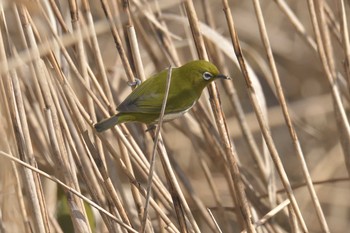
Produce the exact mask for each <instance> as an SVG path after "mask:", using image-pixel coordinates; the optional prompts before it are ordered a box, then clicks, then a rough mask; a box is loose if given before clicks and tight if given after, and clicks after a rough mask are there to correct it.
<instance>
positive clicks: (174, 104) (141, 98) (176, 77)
mask: <svg viewBox="0 0 350 233" xmlns="http://www.w3.org/2000/svg"><path fill="white" fill-rule="evenodd" d="M167 73H168V70H167V69H166V70H163V71H161V72H160V73H158V74H155V75H153V76H152V77H150V78H148V79H147V80H146V81H144V82H143V83H141V85H139V86H138V87H136V88H135V90H134V91H132V92H131V93H130V94H129V96H128V97H126V99H125V100H124V101H123V102H122V103H121V104H120V105H119V106H118V107H117V111H118V113H117V114H115V115H114V116H112V117H110V118H107V119H105V120H102V121H101V122H99V123H97V124H95V129H96V131H98V132H102V131H104V130H107V129H109V128H111V127H113V126H114V125H116V124H120V123H124V122H129V121H138V122H143V123H146V124H153V123H156V122H157V121H158V118H159V115H160V111H161V108H162V103H163V99H164V96H165V91H166V82H167ZM219 78H222V79H230V78H229V77H227V76H226V75H223V74H220V73H219V71H218V69H217V68H216V66H215V65H214V64H212V63H210V62H208V61H204V60H197V61H191V62H189V63H187V64H185V65H183V66H181V67H178V68H174V69H172V73H171V82H170V88H169V94H168V99H167V103H166V107H165V113H164V118H163V120H164V121H169V120H172V119H175V118H177V117H180V116H182V115H183V114H185V113H186V112H187V111H188V110H190V109H191V108H192V107H193V105H194V104H195V103H196V101H197V100H198V99H199V97H200V96H201V94H202V91H203V89H204V88H205V87H206V86H207V85H209V84H210V83H211V82H212V81H214V80H215V79H219Z"/></svg>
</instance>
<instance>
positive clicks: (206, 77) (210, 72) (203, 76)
mask: <svg viewBox="0 0 350 233" xmlns="http://www.w3.org/2000/svg"><path fill="white" fill-rule="evenodd" d="M180 69H181V71H182V72H184V73H185V74H184V75H183V76H186V79H188V81H190V83H191V85H192V87H193V88H196V89H198V91H199V92H202V90H203V89H204V88H205V87H206V86H207V85H209V84H210V83H211V82H212V81H214V80H216V79H231V78H230V77H228V76H227V75H224V74H221V73H220V72H219V70H218V68H217V67H216V66H215V65H214V64H213V63H211V62H208V61H204V60H196V61H192V62H189V63H187V64H185V65H183V66H181V67H180Z"/></svg>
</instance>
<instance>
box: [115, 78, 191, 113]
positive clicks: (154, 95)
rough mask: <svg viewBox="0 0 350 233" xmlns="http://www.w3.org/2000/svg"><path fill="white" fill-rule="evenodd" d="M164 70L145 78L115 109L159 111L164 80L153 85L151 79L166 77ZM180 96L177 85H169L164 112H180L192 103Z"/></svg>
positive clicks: (163, 90)
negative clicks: (162, 72) (161, 72)
mask: <svg viewBox="0 0 350 233" xmlns="http://www.w3.org/2000/svg"><path fill="white" fill-rule="evenodd" d="M166 72H167V71H165V73H164V75H163V74H161V75H159V76H157V77H151V78H149V79H147V80H146V81H145V82H144V83H142V84H141V85H140V86H138V87H137V88H136V89H135V90H134V91H133V92H132V93H131V94H130V95H129V96H128V97H127V98H126V99H125V100H124V101H123V102H122V103H121V104H120V105H119V106H118V108H117V110H118V111H119V112H138V113H159V112H160V110H161V107H162V104H163V98H164V94H165V80H164V81H161V80H159V81H160V83H163V85H154V80H152V79H154V78H157V79H162V78H163V79H166ZM152 85H153V86H152ZM174 93H176V94H174ZM181 96H182V94H181V92H180V93H179V89H178V87H176V86H173V85H170V90H169V94H168V101H167V106H166V109H165V113H174V112H181V111H183V110H184V109H186V108H189V107H190V106H192V105H193V101H189V99H187V98H181ZM179 97H180V98H179ZM168 103H171V104H168Z"/></svg>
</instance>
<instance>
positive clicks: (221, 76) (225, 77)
mask: <svg viewBox="0 0 350 233" xmlns="http://www.w3.org/2000/svg"><path fill="white" fill-rule="evenodd" d="M216 78H221V79H227V80H231V78H230V77H229V76H227V75H224V74H218V75H216Z"/></svg>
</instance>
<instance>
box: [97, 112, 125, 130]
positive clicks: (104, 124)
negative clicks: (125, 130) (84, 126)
mask: <svg viewBox="0 0 350 233" xmlns="http://www.w3.org/2000/svg"><path fill="white" fill-rule="evenodd" d="M118 118H119V116H118V115H114V116H112V117H109V118H107V119H104V120H102V121H100V122H98V123H96V124H95V125H94V127H95V129H96V131H97V132H102V131H105V130H107V129H109V128H112V127H113V126H115V125H116V124H118Z"/></svg>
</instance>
